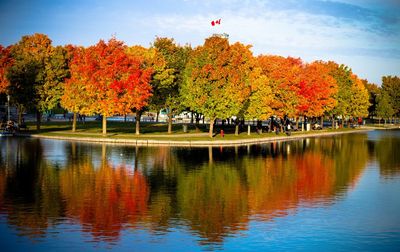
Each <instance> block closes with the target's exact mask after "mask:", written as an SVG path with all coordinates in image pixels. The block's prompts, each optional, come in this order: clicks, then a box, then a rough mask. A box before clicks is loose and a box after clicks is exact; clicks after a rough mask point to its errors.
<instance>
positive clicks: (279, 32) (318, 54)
mask: <svg viewBox="0 0 400 252" xmlns="http://www.w3.org/2000/svg"><path fill="white" fill-rule="evenodd" d="M219 18H221V25H219V26H214V27H213V26H211V25H210V22H211V21H212V20H215V19H219ZM35 32H38V33H45V34H47V35H48V36H49V37H50V38H51V39H52V40H53V44H55V45H64V44H75V45H85V46H87V45H91V44H95V43H96V42H98V40H99V39H109V38H110V37H111V36H116V37H117V38H118V39H120V40H123V41H125V42H126V43H127V44H128V45H134V44H140V45H143V46H149V45H150V43H151V42H152V41H153V40H154V38H155V37H156V36H166V37H172V38H174V39H175V40H176V41H177V42H178V43H180V44H186V43H189V44H191V45H192V46H197V45H200V44H202V43H203V42H204V39H205V38H206V37H208V36H210V35H212V34H213V33H223V32H225V33H228V34H229V37H230V41H231V42H236V41H240V42H242V43H245V44H252V45H253V52H254V54H255V55H258V54H277V55H282V56H293V57H301V58H302V59H303V60H305V61H306V62H310V61H313V60H334V61H336V62H338V63H343V64H346V65H348V66H349V67H351V68H352V69H353V72H354V73H356V74H357V75H358V76H359V77H361V78H366V79H368V80H369V81H370V82H373V83H377V84H380V83H381V76H383V75H397V76H400V46H399V45H400V1H399V0H386V1H385V0H380V1H379V0H353V1H349V0H335V1H333V0H332V1H322V0H298V1H295V0H287V1H284V0H282V1H276V0H263V1H262V0H259V1H250V0H221V1H217V0H214V1H211V0H178V1H172V0H155V1H153V0H147V1H142V0H139V1H134V0H130V1H129V0H126V1H118V0H112V1H111V0H108V1H101V0H98V1H95V0H91V1H84V0H81V1H79V0H70V1H56V0H53V1H51V0H41V1H34V0H31V1H27V0H14V1H7V0H0V44H2V45H10V44H13V43H16V42H17V41H18V40H20V38H21V36H23V35H27V34H33V33H35Z"/></svg>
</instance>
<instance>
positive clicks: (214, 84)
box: [181, 36, 250, 137]
mask: <svg viewBox="0 0 400 252" xmlns="http://www.w3.org/2000/svg"><path fill="white" fill-rule="evenodd" d="M236 47H237V48H236ZM239 47H240V48H241V49H238V48H239ZM243 49H245V50H249V47H248V46H247V47H246V46H243V45H241V44H239V43H237V44H236V45H234V46H231V45H229V42H228V39H226V38H223V37H220V36H212V37H209V38H207V39H206V41H205V43H204V45H203V46H199V47H197V48H196V49H195V50H194V51H193V53H192V54H191V58H190V60H189V62H188V64H187V67H186V72H185V83H184V85H183V87H182V89H181V95H182V96H183V97H184V102H185V104H186V106H187V107H189V108H190V109H191V110H194V111H198V112H200V113H202V114H204V115H205V116H206V117H208V118H209V119H210V130H209V136H210V137H212V136H213V126H214V123H215V120H216V119H217V118H229V117H232V116H235V115H238V114H239V112H240V111H241V109H242V106H243V102H244V101H246V99H247V98H248V96H249V93H250V89H249V86H250V85H249V80H248V76H245V75H243V73H244V72H246V71H244V70H240V71H238V67H239V64H242V63H244V64H245V63H246V62H245V59H246V57H241V55H238V52H239V51H242V50H243ZM242 52H243V51H242ZM245 55H247V53H246V54H245Z"/></svg>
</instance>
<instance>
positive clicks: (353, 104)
mask: <svg viewBox="0 0 400 252" xmlns="http://www.w3.org/2000/svg"><path fill="white" fill-rule="evenodd" d="M327 67H328V68H329V69H330V75H331V76H332V77H333V78H334V79H335V80H336V83H337V85H338V92H337V94H336V96H335V99H336V100H337V104H336V106H335V108H334V109H333V110H332V112H331V114H332V115H333V116H335V115H336V116H341V117H342V119H343V120H345V118H347V117H350V116H354V117H363V116H367V115H368V108H369V106H370V104H369V96H368V91H367V89H366V88H365V87H364V85H363V83H362V81H361V80H360V79H359V78H358V77H357V76H356V75H355V74H353V72H352V71H351V69H350V68H349V67H347V66H345V65H338V64H337V63H335V62H332V61H329V62H328V63H327Z"/></svg>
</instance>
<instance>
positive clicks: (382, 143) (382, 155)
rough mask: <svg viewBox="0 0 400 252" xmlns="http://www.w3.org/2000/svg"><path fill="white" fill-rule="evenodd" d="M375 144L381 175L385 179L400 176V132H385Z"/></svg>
mask: <svg viewBox="0 0 400 252" xmlns="http://www.w3.org/2000/svg"><path fill="white" fill-rule="evenodd" d="M385 133H386V134H384V136H383V137H382V138H380V139H379V140H378V141H376V142H375V144H374V147H375V156H376V159H377V160H378V162H379V167H380V173H381V175H382V176H383V177H385V178H390V177H393V176H398V175H400V155H399V154H398V153H399V150H400V130H391V131H388V132H385Z"/></svg>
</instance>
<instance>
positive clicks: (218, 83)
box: [0, 34, 400, 136]
mask: <svg viewBox="0 0 400 252" xmlns="http://www.w3.org/2000/svg"><path fill="white" fill-rule="evenodd" d="M250 48H251V46H246V45H243V44H241V43H239V42H237V43H234V44H230V43H229V41H228V39H227V38H225V37H223V36H218V35H214V36H212V37H209V38H207V39H206V40H205V43H204V45H201V46H198V47H196V48H194V49H192V48H191V47H190V46H188V45H185V46H181V45H178V44H176V43H175V42H174V40H173V39H170V38H156V39H155V41H154V42H153V43H152V44H151V46H150V47H149V48H145V47H142V46H127V45H125V44H124V43H123V42H121V41H118V40H117V39H115V38H112V39H110V40H109V41H108V42H104V41H102V40H100V41H99V42H98V43H97V44H96V45H93V46H89V47H81V46H71V45H67V46H56V47H54V46H52V44H51V40H50V39H49V38H48V37H47V36H46V35H43V34H34V35H31V36H24V37H22V39H21V40H20V41H19V42H18V43H17V44H15V45H11V46H9V47H7V48H4V47H2V46H0V81H1V82H0V93H6V94H8V95H10V96H11V97H12V101H13V103H14V104H15V105H16V106H17V107H18V108H19V111H21V112H22V111H23V110H24V109H31V108H34V109H35V110H36V111H37V115H38V117H37V118H38V120H37V122H38V129H40V118H41V113H43V112H45V111H48V110H51V109H54V108H56V107H59V106H61V107H62V108H64V109H66V110H68V111H71V112H73V113H74V115H76V114H77V113H79V114H83V115H93V114H99V115H102V116H103V134H104V135H105V134H106V133H107V124H106V122H107V121H106V120H107V117H109V116H112V115H117V114H119V115H126V114H128V113H132V112H135V113H136V117H137V118H136V133H137V134H139V131H140V130H139V122H140V116H141V114H142V113H143V111H145V110H153V111H159V110H160V109H166V110H167V111H168V118H169V120H168V133H171V132H172V118H173V116H174V115H175V114H176V113H180V112H182V111H184V110H187V111H191V112H192V113H193V114H195V115H196V119H197V120H196V122H198V121H199V120H198V119H199V118H200V115H202V116H204V117H206V118H209V120H210V132H209V133H210V136H212V134H213V125H214V122H215V121H216V119H217V118H220V119H225V118H232V117H233V118H237V119H246V120H249V119H251V120H253V119H256V120H265V119H267V118H269V117H270V116H272V115H277V116H280V117H283V116H284V115H287V116H289V117H292V118H295V119H296V120H298V119H299V118H302V117H323V116H330V117H332V118H335V116H342V117H343V118H346V117H364V116H367V115H368V109H370V111H369V112H370V114H371V113H372V114H374V113H375V115H378V116H383V117H390V116H393V115H398V114H399V112H400V106H399V105H398V104H399V91H398V90H399V87H400V85H399V78H398V77H391V76H388V77H384V78H383V83H384V84H383V86H382V88H378V87H377V86H376V85H374V84H369V83H368V82H367V81H366V80H360V79H359V78H358V77H357V76H356V75H355V74H353V73H352V71H351V69H350V68H348V67H347V66H345V65H339V64H337V63H335V62H332V61H329V62H323V61H315V62H312V63H304V62H303V61H302V60H301V59H299V58H291V57H288V58H285V57H281V56H273V55H260V56H257V57H255V56H254V55H253V54H252V52H251V50H250ZM393 88H394V89H396V90H397V91H396V92H393V90H392V89H393ZM381 90H382V92H381ZM368 91H369V94H368ZM371 102H372V107H374V108H372V110H371ZM19 118H20V119H19V120H21V116H20V117H19ZM236 121H238V120H236ZM75 128H76V116H74V120H73V131H74V130H75ZM236 128H237V130H236V133H237V134H238V127H236Z"/></svg>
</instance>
